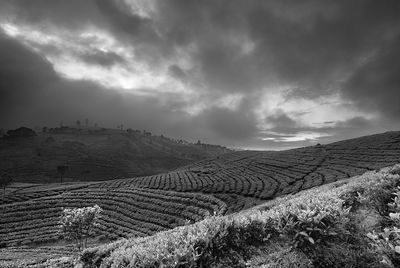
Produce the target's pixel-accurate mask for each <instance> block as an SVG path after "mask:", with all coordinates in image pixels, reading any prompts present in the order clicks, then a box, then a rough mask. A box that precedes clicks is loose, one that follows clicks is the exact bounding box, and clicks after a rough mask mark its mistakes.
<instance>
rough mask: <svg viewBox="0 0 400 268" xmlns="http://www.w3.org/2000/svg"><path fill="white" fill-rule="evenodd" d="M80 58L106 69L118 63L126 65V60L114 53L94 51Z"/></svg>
mask: <svg viewBox="0 0 400 268" xmlns="http://www.w3.org/2000/svg"><path fill="white" fill-rule="evenodd" d="M80 58H81V59H82V60H83V61H85V62H87V63H89V64H96V65H101V66H105V67H107V66H111V65H114V64H117V63H121V64H124V63H125V60H124V59H123V58H122V57H121V56H120V55H118V54H116V53H112V52H103V51H93V52H91V53H87V54H83V55H81V56H80Z"/></svg>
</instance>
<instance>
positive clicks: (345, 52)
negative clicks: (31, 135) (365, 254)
mask: <svg viewBox="0 0 400 268" xmlns="http://www.w3.org/2000/svg"><path fill="white" fill-rule="evenodd" d="M399 11H400V3H399V2H398V1H396V0H393V1H391V0H388V1H373V0H365V1H344V0H343V1H334V2H332V1H320V0H309V1H301V2H298V1H289V0H283V1H253V0H249V1H236V0H233V1H232V0H225V1H207V0H205V1H194V0H175V1H173V0H168V1H161V0H160V1H144V0H143V1H141V0H137V1H133V0H113V1H102V0H88V1H84V2H82V1H75V0H70V1H61V0H51V1H50V0H37V1H34V3H32V1H28V0H14V1H11V0H10V1H8V0H5V1H2V2H1V3H0V18H1V19H0V62H1V63H2V64H1V66H0V102H1V103H0V109H1V114H0V127H3V128H13V127H16V126H19V125H21V124H25V125H30V126H33V125H51V124H53V125H54V124H58V123H59V122H64V124H68V123H72V122H75V120H76V119H78V118H86V117H89V118H90V119H91V121H92V122H95V121H96V122H98V123H99V124H103V125H104V126H115V125H118V124H120V123H123V124H124V125H125V126H130V127H132V128H137V129H143V128H145V129H148V130H150V131H153V132H155V133H159V134H161V133H163V134H164V135H169V136H173V137H176V138H185V139H189V140H197V139H201V140H204V141H206V142H210V143H220V144H223V145H226V146H235V147H244V148H257V149H262V148H265V149H279V148H289V147H296V146H304V145H309V144H315V143H318V142H329V141H335V140H339V139H344V138H349V137H355V136H359V135H364V134H370V133H374V132H380V131H386V130H396V129H398V128H399V127H400V123H399V122H400V120H399V119H400V110H399V105H397V102H398V100H399V99H400V90H399V85H400V80H399V77H400V65H399V62H400V58H399V55H400V51H399V50H400V49H399V47H400V17H399V16H398V14H399Z"/></svg>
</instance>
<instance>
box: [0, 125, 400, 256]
mask: <svg viewBox="0 0 400 268" xmlns="http://www.w3.org/2000/svg"><path fill="white" fill-rule="evenodd" d="M399 162H400V132H387V133H383V134H377V135H372V136H366V137H361V138H357V139H352V140H346V141H341V142H336V143H332V144H327V145H316V146H312V147H305V148H299V149H293V150H287V151H278V152H260V151H241V152H234V153H229V154H224V155H220V156H217V157H214V158H209V159H206V160H203V161H200V162H197V163H195V164H191V165H188V166H185V167H181V168H179V169H177V170H175V171H172V172H168V173H162V174H158V175H153V176H143V177H135V178H131V179H117V180H109V181H102V182H91V183H79V184H71V183H70V184H51V185H30V186H29V187H24V186H21V187H19V188H16V189H15V190H14V191H9V192H8V193H7V194H6V195H5V196H2V205H1V206H0V211H1V212H2V214H3V217H1V219H0V227H1V228H0V241H3V242H2V246H3V247H12V248H11V249H15V247H19V246H21V245H24V246H32V245H46V243H49V242H52V243H55V242H57V241H59V240H60V239H61V237H60V235H59V234H58V233H57V219H58V216H59V215H60V213H61V210H62V208H63V207H80V206H88V205H93V204H98V205H99V206H100V207H102V208H103V209H104V213H103V215H102V217H101V223H102V225H101V227H99V228H98V230H97V231H98V234H99V237H98V238H97V239H98V242H97V243H102V242H101V241H102V240H103V241H104V240H105V241H109V240H114V239H116V238H119V237H141V236H148V235H152V234H155V233H157V232H159V231H163V230H167V229H171V228H174V227H177V226H181V225H185V224H187V223H192V222H196V221H199V220H201V219H203V218H205V217H206V216H209V215H224V214H229V213H233V212H238V211H241V210H243V209H246V208H250V207H252V206H255V205H258V204H261V203H263V202H265V201H267V200H271V199H273V198H275V197H278V196H281V195H285V194H290V193H297V192H299V191H301V190H305V189H308V188H311V187H314V186H319V185H322V184H326V183H330V182H334V181H337V180H341V179H345V178H349V177H351V176H354V175H359V174H362V173H364V172H366V171H369V170H375V169H379V168H382V167H386V166H391V165H394V164H397V163H399Z"/></svg>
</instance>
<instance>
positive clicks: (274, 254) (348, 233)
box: [80, 165, 400, 267]
mask: <svg viewBox="0 0 400 268" xmlns="http://www.w3.org/2000/svg"><path fill="white" fill-rule="evenodd" d="M399 173H400V166H399V165H398V166H395V167H392V168H385V169H383V170H382V171H379V172H374V171H372V172H367V173H365V174H364V175H362V176H357V177H354V178H351V179H348V180H345V181H341V182H335V183H331V184H328V185H324V186H321V187H317V188H314V189H311V190H308V191H303V192H300V193H298V194H295V195H292V196H285V197H283V198H278V199H277V200H275V201H272V202H269V203H266V204H263V205H261V206H258V207H257V208H253V209H251V210H248V211H244V212H241V213H237V214H234V215H230V216H225V217H210V218H207V219H205V220H203V221H201V222H198V223H196V224H193V225H189V226H185V227H179V228H176V229H173V230H171V231H167V232H162V233H158V234H156V235H154V236H151V237H146V238H140V239H130V240H121V241H118V242H115V243H112V244H109V245H105V246H101V247H97V248H92V249H87V250H86V251H85V252H84V253H83V255H82V256H81V259H80V260H81V261H83V262H84V263H85V264H86V265H90V264H92V265H99V264H101V267H158V266H159V265H160V264H161V263H163V264H164V265H166V266H165V267H177V266H178V265H184V266H181V267H198V265H200V263H202V265H203V267H210V266H215V267H313V266H315V267H394V266H393V265H398V264H400V262H399V261H400V255H397V254H398V253H396V252H395V251H394V250H392V249H391V248H390V246H389V244H390V243H393V244H396V243H399V242H400V239H398V240H396V241H395V240H393V239H392V238H391V239H390V241H389V243H387V244H385V241H384V240H381V241H379V242H382V243H383V244H379V242H378V243H375V244H374V245H375V246H376V247H374V246H371V243H372V244H373V241H372V240H371V239H370V238H368V237H367V236H366V235H367V234H368V233H371V234H372V233H373V231H375V232H376V233H379V232H381V231H382V228H383V227H385V226H386V227H389V228H390V227H393V226H396V224H398V223H396V222H394V221H393V220H391V219H390V217H389V213H390V212H391V210H390V208H389V207H388V203H390V202H393V197H394V196H393V193H396V186H398V185H400V176H399ZM397 191H398V190H397ZM398 193H399V195H400V192H398ZM399 205H400V202H399ZM397 210H399V208H398V207H397ZM398 212H400V210H399V211H398ZM398 227H400V226H398ZM378 244H379V245H378ZM385 245H386V246H387V247H385ZM382 260H385V263H384V262H381V261H382ZM324 265H326V266H324ZM391 265H392V266H391Z"/></svg>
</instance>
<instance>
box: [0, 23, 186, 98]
mask: <svg viewBox="0 0 400 268" xmlns="http://www.w3.org/2000/svg"><path fill="white" fill-rule="evenodd" d="M1 27H2V28H3V30H4V31H5V33H6V34H8V35H9V36H12V37H14V38H17V39H20V40H22V41H23V42H24V43H25V45H27V46H28V47H30V48H32V49H34V50H35V51H37V52H38V53H40V54H42V55H43V56H44V57H45V58H46V59H47V60H48V61H49V62H51V63H52V64H53V67H54V69H55V71H56V72H58V73H59V74H60V75H61V76H63V77H65V78H68V79H74V80H89V81H93V82H95V83H99V84H101V85H102V86H104V87H110V88H117V89H118V88H119V89H129V90H133V91H135V89H137V93H139V94H145V92H146V91H145V90H143V89H146V88H150V89H152V90H151V93H154V92H155V91H157V90H161V91H162V92H163V93H166V92H171V93H177V92H181V93H183V92H184V91H185V90H186V89H185V87H184V85H183V84H182V83H181V82H180V81H177V80H176V79H174V78H172V77H171V76H169V75H168V74H167V71H168V65H167V64H168V63H167V64H166V65H163V66H158V67H157V68H155V67H154V66H149V65H148V64H147V63H146V62H144V61H139V60H138V59H137V57H136V55H135V48H134V47H132V46H125V45H124V44H122V43H120V42H118V40H116V39H115V38H114V37H112V36H111V35H109V34H107V33H106V32H102V31H99V30H97V29H93V28H88V29H84V30H82V31H81V32H79V33H73V32H65V31H64V32H57V31H55V30H52V29H50V30H48V29H46V31H44V30H41V29H40V30H39V29H32V28H30V27H27V26H18V25H15V24H10V23H7V24H2V25H1ZM48 47H52V48H53V51H52V50H50V51H48V50H47V48H48ZM94 53H103V54H105V55H106V54H107V53H113V54H115V55H116V56H118V57H119V58H120V59H121V62H115V63H112V64H111V66H102V65H99V64H95V63H90V62H85V61H84V60H83V59H82V57H83V56H86V55H89V56H91V55H93V54H94ZM94 56H96V55H94Z"/></svg>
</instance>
